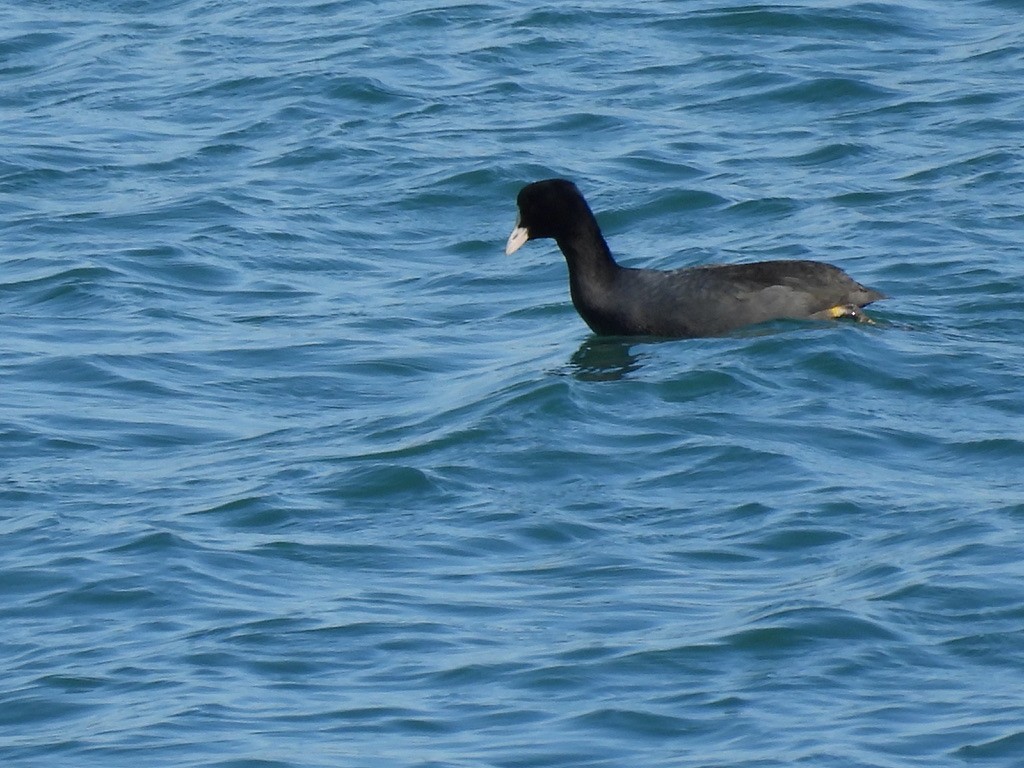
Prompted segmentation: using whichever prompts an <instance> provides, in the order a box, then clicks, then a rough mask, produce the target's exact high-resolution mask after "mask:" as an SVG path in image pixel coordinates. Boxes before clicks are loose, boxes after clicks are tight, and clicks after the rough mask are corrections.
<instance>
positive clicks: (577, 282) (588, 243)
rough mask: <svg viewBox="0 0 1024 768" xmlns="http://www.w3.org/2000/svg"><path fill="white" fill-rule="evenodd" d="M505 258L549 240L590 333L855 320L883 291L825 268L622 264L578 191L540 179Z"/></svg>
mask: <svg viewBox="0 0 1024 768" xmlns="http://www.w3.org/2000/svg"><path fill="white" fill-rule="evenodd" d="M516 202H517V204H518V206H519V218H518V220H517V221H516V226H515V229H514V230H513V231H512V234H511V236H510V237H509V239H508V245H507V247H506V249H505V252H506V253H508V254H512V253H514V252H515V251H516V250H518V249H519V247H520V246H522V245H523V244H524V243H526V242H527V241H528V240H536V239H539V238H545V237H550V238H554V240H555V242H556V243H558V247H559V248H560V249H561V251H562V254H563V255H564V256H565V260H566V263H567V264H568V265H569V292H570V294H571V296H572V303H573V305H574V306H575V307H576V310H577V311H578V312H579V313H580V317H582V318H583V320H584V321H586V323H587V325H589V326H590V328H591V330H593V331H594V333H597V334H602V335H612V336H638V335H639V336H663V337H675V338H692V337H697V336H717V335H720V334H723V333H728V332H729V331H732V330H735V329H736V328H741V327H743V326H746V325H753V324H755V323H763V322H766V321H769V320H780V319H800V318H811V319H831V318H837V317H852V318H854V319H857V320H861V321H864V322H870V321H868V320H867V318H866V317H865V316H864V315H863V313H862V312H861V311H860V308H861V307H863V306H865V305H867V304H870V303H871V302H873V301H878V300H879V299H884V298H885V295H884V294H882V293H880V292H878V291H875V290H872V289H871V288H865V287H864V286H863V285H861V284H860V283H858V282H856V281H854V280H853V279H851V278H850V277H849V276H848V275H847V274H846V273H845V272H843V271H842V270H841V269H839V268H838V267H834V266H832V265H831V264H823V263H821V262H817V261H760V262H756V263H753V264H720V265H713V266H705V267H692V268H689V269H680V270H675V271H672V272H663V271H660V270H654V269H631V268H628V267H620V266H619V265H618V264H617V263H616V262H615V259H614V258H612V254H611V251H610V250H609V249H608V244H607V243H606V242H605V240H604V237H603V236H602V235H601V230H600V228H599V227H598V225H597V220H596V219H595V218H594V214H593V213H592V212H591V210H590V207H589V206H588V205H587V201H586V200H584V199H583V195H582V194H580V191H579V190H578V189H577V188H576V185H575V184H573V183H572V182H571V181H566V180H565V179H548V180H547V181H537V182H534V183H533V184H528V185H526V186H525V187H523V188H522V190H521V191H520V192H519V197H518V198H517V201H516Z"/></svg>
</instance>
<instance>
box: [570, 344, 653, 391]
mask: <svg viewBox="0 0 1024 768" xmlns="http://www.w3.org/2000/svg"><path fill="white" fill-rule="evenodd" d="M635 344H636V340H635V339H634V340H627V339H624V338H622V337H602V336H590V337H589V338H587V340H586V341H584V342H583V343H582V344H581V345H580V348H579V349H577V350H576V352H575V353H573V356H572V358H571V359H570V360H569V364H570V367H571V369H572V374H573V376H576V377H577V378H579V379H583V380H585V381H616V380H618V379H621V378H624V377H625V376H626V375H627V374H629V373H632V372H633V371H636V370H638V369H639V368H640V365H641V364H640V356H639V355H636V354H633V352H632V349H631V347H632V346H634V345H635Z"/></svg>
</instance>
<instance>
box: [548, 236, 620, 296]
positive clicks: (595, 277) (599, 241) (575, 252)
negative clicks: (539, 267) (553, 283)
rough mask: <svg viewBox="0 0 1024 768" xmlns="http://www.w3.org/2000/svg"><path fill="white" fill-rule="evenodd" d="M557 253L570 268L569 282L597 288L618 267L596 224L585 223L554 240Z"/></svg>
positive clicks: (617, 269)
mask: <svg viewBox="0 0 1024 768" xmlns="http://www.w3.org/2000/svg"><path fill="white" fill-rule="evenodd" d="M555 242H557V243H558V248H559V250H561V251H562V255H563V256H565V261H566V263H567V264H568V265H569V278H570V280H571V281H573V282H576V281H582V282H583V283H585V284H591V285H598V284H604V283H607V282H610V281H611V280H612V279H613V278H614V277H615V274H616V273H617V272H618V271H619V269H620V267H619V265H618V264H616V263H615V259H614V258H613V257H612V252H611V250H610V249H609V248H608V243H606V242H605V240H604V237H603V236H602V235H601V230H600V229H599V228H598V226H597V222H596V221H595V222H585V223H584V224H583V225H581V226H580V227H579V228H577V229H575V230H573V231H572V232H569V233H567V234H565V235H563V236H561V237H557V238H556V239H555Z"/></svg>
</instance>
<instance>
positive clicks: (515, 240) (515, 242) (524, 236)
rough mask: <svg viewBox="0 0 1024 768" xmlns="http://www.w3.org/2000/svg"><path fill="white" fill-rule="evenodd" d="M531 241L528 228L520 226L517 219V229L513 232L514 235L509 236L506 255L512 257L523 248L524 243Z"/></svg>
mask: <svg viewBox="0 0 1024 768" xmlns="http://www.w3.org/2000/svg"><path fill="white" fill-rule="evenodd" d="M529 239H530V233H529V231H528V230H527V229H526V227H523V226H520V225H519V218H518V217H516V227H515V229H513V230H512V234H511V235H509V236H508V242H507V243H506V244H505V255H506V256H511V255H512V254H513V253H515V252H516V251H518V250H519V249H520V248H522V247H523V243H525V242H526V241H527V240H529Z"/></svg>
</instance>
